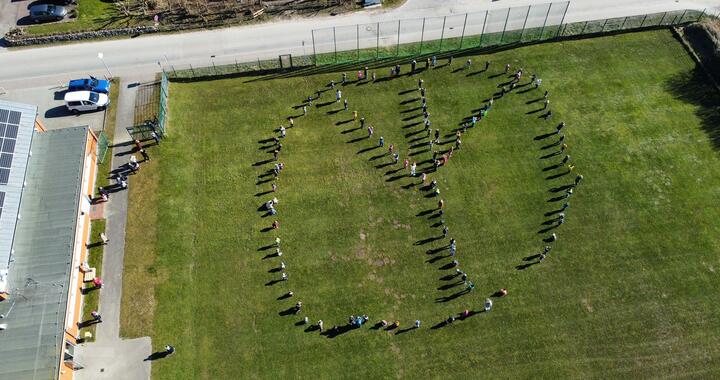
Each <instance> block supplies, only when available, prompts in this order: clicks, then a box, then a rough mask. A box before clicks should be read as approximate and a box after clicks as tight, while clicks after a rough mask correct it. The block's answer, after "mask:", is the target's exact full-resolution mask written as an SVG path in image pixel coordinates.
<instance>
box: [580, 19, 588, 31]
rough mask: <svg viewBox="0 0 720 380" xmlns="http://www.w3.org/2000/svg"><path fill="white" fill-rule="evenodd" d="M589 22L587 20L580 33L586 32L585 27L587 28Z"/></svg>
mask: <svg viewBox="0 0 720 380" xmlns="http://www.w3.org/2000/svg"><path fill="white" fill-rule="evenodd" d="M587 24H588V22H587V21H585V25H583V28H582V31H580V34H585V28H587Z"/></svg>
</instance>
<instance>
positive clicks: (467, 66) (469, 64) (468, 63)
mask: <svg viewBox="0 0 720 380" xmlns="http://www.w3.org/2000/svg"><path fill="white" fill-rule="evenodd" d="M471 65H472V59H470V58H468V59H467V61H465V70H467V69H469V68H470V66H471Z"/></svg>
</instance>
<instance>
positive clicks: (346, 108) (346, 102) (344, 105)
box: [343, 99, 348, 111]
mask: <svg viewBox="0 0 720 380" xmlns="http://www.w3.org/2000/svg"><path fill="white" fill-rule="evenodd" d="M343 108H344V109H345V111H347V110H348V101H347V99H345V100H343Z"/></svg>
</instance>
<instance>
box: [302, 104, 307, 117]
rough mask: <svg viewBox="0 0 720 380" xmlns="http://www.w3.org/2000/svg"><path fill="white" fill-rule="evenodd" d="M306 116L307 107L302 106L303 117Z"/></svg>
mask: <svg viewBox="0 0 720 380" xmlns="http://www.w3.org/2000/svg"><path fill="white" fill-rule="evenodd" d="M305 115H307V106H303V116H305Z"/></svg>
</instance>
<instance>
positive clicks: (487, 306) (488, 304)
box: [485, 298, 493, 312]
mask: <svg viewBox="0 0 720 380" xmlns="http://www.w3.org/2000/svg"><path fill="white" fill-rule="evenodd" d="M492 306H493V302H492V300H491V299H490V298H487V299H485V311H486V312H488V311H490V310H492Z"/></svg>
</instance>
